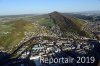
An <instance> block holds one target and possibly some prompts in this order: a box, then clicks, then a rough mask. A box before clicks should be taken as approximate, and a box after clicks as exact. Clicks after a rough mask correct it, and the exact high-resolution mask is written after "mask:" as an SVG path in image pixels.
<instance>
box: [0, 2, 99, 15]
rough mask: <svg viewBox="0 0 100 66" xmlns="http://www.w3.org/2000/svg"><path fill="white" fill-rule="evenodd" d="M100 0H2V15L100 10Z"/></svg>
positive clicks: (0, 6)
mask: <svg viewBox="0 0 100 66" xmlns="http://www.w3.org/2000/svg"><path fill="white" fill-rule="evenodd" d="M99 7H100V0H77V1H75V0H69V1H68V0H62V1H60V0H59V1H58V0H34V1H33V0H0V16H5V15H23V14H47V13H51V12H53V11H58V12H62V13H73V12H86V11H100V8H99Z"/></svg>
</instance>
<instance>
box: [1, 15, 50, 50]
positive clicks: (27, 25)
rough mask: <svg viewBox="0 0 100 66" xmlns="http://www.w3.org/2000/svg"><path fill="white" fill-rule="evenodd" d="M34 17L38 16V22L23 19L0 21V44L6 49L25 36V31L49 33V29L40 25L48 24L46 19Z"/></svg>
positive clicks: (36, 33)
mask: <svg viewBox="0 0 100 66" xmlns="http://www.w3.org/2000/svg"><path fill="white" fill-rule="evenodd" d="M36 18H40V19H39V20H38V24H37V23H36V22H35V23H34V22H28V21H25V20H15V21H12V22H7V23H0V46H1V47H4V49H8V48H10V47H11V46H14V45H16V44H18V43H19V42H20V41H21V40H22V38H23V37H25V35H24V33H25V32H34V33H35V34H34V35H38V34H41V33H49V32H50V31H49V30H48V29H46V28H43V27H42V26H45V25H47V24H48V23H46V22H47V21H48V19H47V18H44V19H43V20H41V19H42V18H43V17H36ZM36 21H37V19H36ZM41 25H42V26H41ZM7 32H8V33H7ZM5 33H7V34H5Z"/></svg>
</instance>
